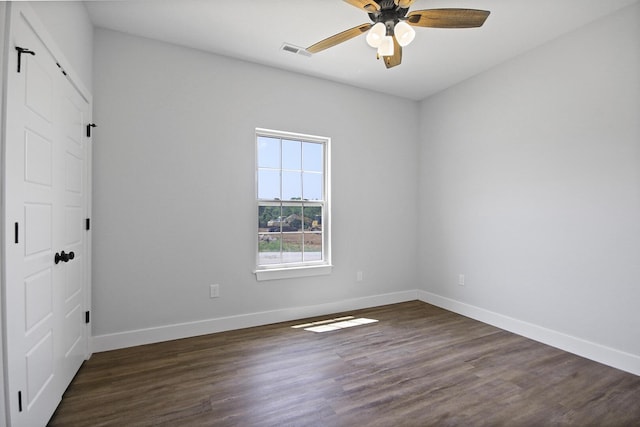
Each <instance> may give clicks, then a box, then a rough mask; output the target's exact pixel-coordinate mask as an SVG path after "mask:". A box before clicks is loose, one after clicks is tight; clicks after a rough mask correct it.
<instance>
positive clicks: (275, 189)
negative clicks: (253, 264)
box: [257, 134, 325, 266]
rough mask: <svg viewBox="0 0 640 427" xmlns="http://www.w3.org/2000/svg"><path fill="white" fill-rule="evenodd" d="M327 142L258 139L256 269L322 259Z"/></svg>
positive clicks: (271, 138) (258, 137)
mask: <svg viewBox="0 0 640 427" xmlns="http://www.w3.org/2000/svg"><path fill="white" fill-rule="evenodd" d="M324 152H325V150H324V144H323V143H322V142H316V141H306V140H304V139H297V138H295V139H293V138H283V137H278V136H274V135H271V134H269V135H260V134H258V136H257V199H258V224H257V225H258V265H259V266H269V265H278V264H285V265H286V264H294V265H295V264H301V263H308V262H315V261H323V259H324V255H323V241H324V236H323V226H322V223H323V217H324V206H325V189H324V174H325V169H324V165H325V159H324Z"/></svg>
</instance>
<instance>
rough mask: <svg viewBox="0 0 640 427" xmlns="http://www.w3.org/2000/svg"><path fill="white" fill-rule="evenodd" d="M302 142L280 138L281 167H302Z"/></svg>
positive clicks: (298, 168) (294, 168) (296, 168)
mask: <svg viewBox="0 0 640 427" xmlns="http://www.w3.org/2000/svg"><path fill="white" fill-rule="evenodd" d="M301 166H302V143H301V142H300V141H290V140H287V139H283V140H282V169H293V170H300V169H302V167H301Z"/></svg>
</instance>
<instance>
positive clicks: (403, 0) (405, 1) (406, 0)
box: [395, 0, 416, 9]
mask: <svg viewBox="0 0 640 427" xmlns="http://www.w3.org/2000/svg"><path fill="white" fill-rule="evenodd" d="M414 1H416V0H395V3H396V6H399V7H401V8H403V9H407V8H408V7H409V6H411V5H412V4H413V2H414Z"/></svg>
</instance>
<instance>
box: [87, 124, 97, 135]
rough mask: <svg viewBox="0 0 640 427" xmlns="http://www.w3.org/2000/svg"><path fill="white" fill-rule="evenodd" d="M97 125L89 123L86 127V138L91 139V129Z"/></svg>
mask: <svg viewBox="0 0 640 427" xmlns="http://www.w3.org/2000/svg"><path fill="white" fill-rule="evenodd" d="M96 126H97V125H96V124H95V123H89V124H88V125H87V138H91V128H94V127H96Z"/></svg>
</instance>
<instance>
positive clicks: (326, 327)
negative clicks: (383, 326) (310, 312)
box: [292, 316, 377, 332]
mask: <svg viewBox="0 0 640 427" xmlns="http://www.w3.org/2000/svg"><path fill="white" fill-rule="evenodd" d="M375 322H377V320H376V319H367V318H366V317H359V318H357V319H356V318H355V317H353V316H344V317H337V318H335V319H327V320H319V321H316V322H309V323H302V324H300V325H295V326H292V328H294V329H304V330H305V331H311V332H329V331H337V330H340V329H344V328H351V327H354V326H361V325H368V324H369V323H375Z"/></svg>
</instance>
